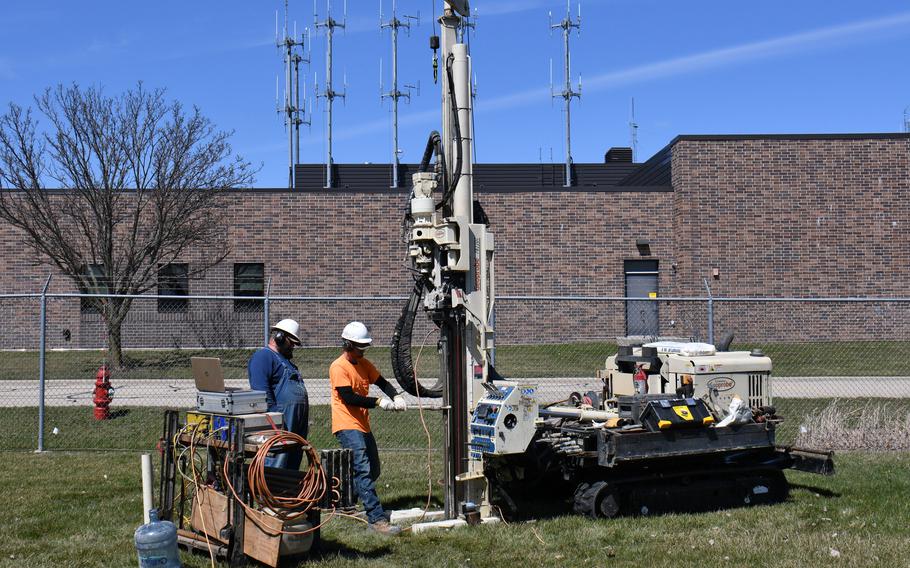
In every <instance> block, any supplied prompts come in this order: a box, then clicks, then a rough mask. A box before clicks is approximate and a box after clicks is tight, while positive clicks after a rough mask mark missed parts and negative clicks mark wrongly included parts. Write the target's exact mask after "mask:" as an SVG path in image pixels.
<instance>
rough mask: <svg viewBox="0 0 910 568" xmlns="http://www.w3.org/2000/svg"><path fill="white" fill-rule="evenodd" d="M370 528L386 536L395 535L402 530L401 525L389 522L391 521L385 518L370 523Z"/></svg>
mask: <svg viewBox="0 0 910 568" xmlns="http://www.w3.org/2000/svg"><path fill="white" fill-rule="evenodd" d="M370 528H371V529H373V530H374V531H376V532H378V533H379V534H382V535H385V536H395V535H397V534H398V533H400V532H401V527H399V526H396V525H392V524H389V521H387V520H385V519H380V520H378V521H376V522H375V523H370Z"/></svg>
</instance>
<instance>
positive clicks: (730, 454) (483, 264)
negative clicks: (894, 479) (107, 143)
mask: <svg viewBox="0 0 910 568" xmlns="http://www.w3.org/2000/svg"><path fill="white" fill-rule="evenodd" d="M468 16H469V9H468V3H467V1H455V0H446V2H445V8H444V11H443V14H442V16H441V17H440V18H439V26H440V29H441V38H440V37H436V36H433V37H432V38H431V41H430V45H431V47H432V48H433V50H434V74H436V73H437V71H439V75H441V86H442V101H441V103H442V117H443V120H442V134H440V133H439V132H436V131H434V132H432V133H431V134H430V136H429V140H428V141H427V145H426V149H425V151H424V153H423V158H422V160H421V163H420V167H419V169H418V172H417V173H415V174H414V175H413V189H412V192H411V194H410V201H409V206H408V211H407V214H406V216H405V220H406V224H407V227H408V231H407V238H408V252H409V256H410V259H411V264H412V271H413V274H414V287H413V289H412V292H411V295H410V298H409V300H408V302H407V303H406V305H405V306H404V308H403V310H402V313H401V316H400V318H399V320H398V323H397V325H396V328H395V333H394V336H393V341H392V346H391V347H392V349H391V353H392V368H393V371H394V373H395V378H396V380H397V381H398V383H399V384H400V385H401V387H402V388H403V389H404V390H405V391H407V392H408V393H410V394H412V395H415V396H419V397H423V398H442V399H443V405H442V409H443V411H444V427H445V437H444V443H445V447H444V455H445V456H446V463H445V472H444V488H445V489H444V501H445V517H446V518H447V519H454V518H456V517H457V516H459V514H465V516H467V512H468V511H472V512H473V511H475V508H477V509H479V510H480V513H481V515H489V514H490V513H491V512H492V506H493V505H496V506H498V507H499V509H500V510H501V511H503V510H504V511H508V512H511V513H512V514H515V515H523V514H526V513H528V512H530V511H531V510H532V509H533V508H534V507H533V503H534V502H536V501H539V500H540V497H541V495H542V494H548V495H550V496H554V495H559V494H560V491H558V489H559V488H562V489H564V490H565V491H564V494H565V495H566V496H567V501H568V502H572V501H574V509H575V510H576V511H577V512H580V513H584V514H588V515H590V516H593V517H598V516H614V515H616V514H620V513H622V512H624V511H625V510H627V509H628V507H627V506H629V505H631V506H632V512H637V513H646V512H648V511H652V510H654V511H656V510H659V509H660V506H661V505H666V504H669V503H670V502H672V501H673V500H672V499H671V497H677V496H681V497H683V499H684V500H685V499H688V500H689V501H697V502H698V503H700V504H702V505H703V506H708V507H712V508H718V507H724V506H730V505H735V504H737V503H739V504H754V503H762V502H774V501H779V500H781V499H783V498H785V497H786V494H787V482H786V479H785V478H784V477H783V474H782V473H781V470H782V469H784V468H787V467H795V468H798V469H803V470H807V471H813V472H817V473H830V472H832V471H833V464H832V463H831V456H830V455H829V454H819V453H812V452H795V451H793V450H792V449H789V448H778V447H777V446H776V445H775V441H774V432H775V424H776V422H777V421H778V417H777V416H776V415H775V414H774V410H773V409H771V408H769V404H770V395H769V392H768V387H767V385H768V381H769V380H770V369H771V363H770V359H767V358H766V357H757V356H756V357H752V356H751V355H750V354H749V353H746V354H743V353H738V354H727V353H715V352H713V351H712V352H710V353H707V352H699V353H696V354H692V353H688V352H686V353H683V352H682V351H678V352H674V351H673V349H670V348H668V347H667V346H666V345H664V346H663V349H658V347H655V346H646V345H641V344H639V345H637V346H626V347H624V348H623V349H622V350H621V352H620V353H619V354H618V355H617V356H615V357H613V358H611V359H610V360H608V361H607V365H606V366H607V370H606V371H604V372H603V377H602V378H603V383H604V388H603V390H602V391H601V392H600V393H589V395H590V396H584V397H582V396H581V395H577V396H575V397H569V398H572V399H574V404H570V405H550V406H543V407H542V406H540V404H539V403H538V401H537V386H536V385H534V384H527V383H524V382H520V381H506V380H504V379H503V378H502V376H500V375H499V373H497V371H496V369H495V368H494V365H493V358H492V353H493V348H494V341H495V338H494V330H493V324H492V322H493V321H494V315H493V310H494V306H495V289H494V285H495V271H494V252H495V247H494V240H493V235H492V234H491V233H490V232H489V231H488V230H487V225H486V222H485V216H484V215H483V214H482V213H480V212H482V209H481V208H479V206H475V202H474V196H473V175H472V171H473V163H472V155H473V132H472V125H473V120H472V112H473V100H472V91H471V85H470V77H471V58H470V54H469V50H468V46H467V44H466V43H465V42H464V35H465V33H466V27H467V24H466V22H465V18H467V17H468ZM437 51H438V52H439V53H437ZM440 67H441V69H440ZM434 194H440V197H439V199H438V200H437V199H436V198H434ZM475 211H476V212H478V214H475ZM421 310H423V311H424V312H425V313H426V314H427V315H428V316H429V318H430V320H431V321H432V322H433V323H434V324H435V326H436V327H437V328H438V330H439V341H438V344H437V348H438V352H439V356H440V377H439V380H438V382H437V383H436V384H435V385H432V386H427V385H423V384H420V383H419V382H418V381H417V377H416V375H415V372H414V366H413V361H412V354H411V345H412V343H413V337H412V332H413V329H414V323H415V320H416V318H417V315H418V313H419V312H420V311H421ZM711 348H712V349H713V346H711ZM696 355H698V357H696ZM696 362H697V364H696ZM693 365H694V367H692V368H691V369H690V368H689V367H690V366H693ZM737 365H738V366H737ZM734 367H735V368H737V369H739V370H740V371H741V372H742V373H744V376H746V377H751V378H747V379H745V380H743V381H740V382H739V383H738V384H739V388H746V387H748V388H746V390H745V391H744V393H743V396H742V398H741V399H740V400H741V401H742V400H745V402H744V403H741V406H742V407H744V408H745V411H742V410H740V411H739V414H738V415H737V416H735V417H734V418H736V422H735V423H731V424H726V423H725V421H724V420H725V419H726V422H732V420H731V419H729V418H727V415H728V414H730V415H732V413H731V412H728V411H727V410H726V409H725V408H724V404H726V403H727V402H732V400H733V397H732V396H731V395H732V394H733V393H734V391H733V390H731V389H732V388H733V386H731V385H735V384H737V381H738V380H739V379H738V377H737V376H733V375H730V374H729V372H730V370H732V369H733V368H734ZM709 368H710V369H711V372H708V371H707V369H709ZM715 369H722V370H719V371H718V373H720V374H717V373H714V370H715ZM753 371H754V372H753ZM724 373H726V374H724ZM693 377H695V378H693ZM756 377H757V378H756ZM702 379H704V381H706V382H704V383H703V382H702ZM651 384H653V388H650V389H649V388H648V386H647V385H651ZM705 385H708V386H705ZM636 387H638V388H639V391H638V392H636ZM703 387H704V388H703ZM696 389H701V390H704V391H705V392H700V391H699V392H696ZM754 389H759V390H760V389H764V390H761V392H759V393H758V394H756V392H757V391H754ZM727 391H730V392H727ZM724 393H725V394H724ZM573 394H574V393H573ZM709 404H710V405H709ZM540 488H543V490H540ZM710 495H715V496H717V498H706V496H710ZM718 495H719V496H718ZM642 503H647V504H642ZM529 505H530V506H529ZM683 506H685V504H684V505H683Z"/></svg>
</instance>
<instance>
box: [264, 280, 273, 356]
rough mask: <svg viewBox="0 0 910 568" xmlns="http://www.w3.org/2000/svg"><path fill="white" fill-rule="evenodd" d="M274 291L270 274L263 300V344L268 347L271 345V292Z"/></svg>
mask: <svg viewBox="0 0 910 568" xmlns="http://www.w3.org/2000/svg"><path fill="white" fill-rule="evenodd" d="M271 291H272V277H271V276H269V279H268V280H267V281H266V284H265V300H264V301H263V302H262V327H263V334H264V335H263V340H262V344H263V345H265V346H266V347H268V345H269V294H270V293H271Z"/></svg>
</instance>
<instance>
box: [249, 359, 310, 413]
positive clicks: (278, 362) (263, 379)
mask: <svg viewBox="0 0 910 568" xmlns="http://www.w3.org/2000/svg"><path fill="white" fill-rule="evenodd" d="M285 373H287V374H288V376H293V375H296V377H295V379H299V377H300V372H299V371H298V369H297V366H296V365H294V364H293V363H291V362H290V361H289V360H288V359H286V358H285V357H284V355H281V354H280V353H276V352H275V351H272V350H271V349H269V348H268V347H264V348H262V349H259V350H258V351H256V352H255V353H253V356H252V357H250V362H249V363H248V364H247V374H248V376H249V379H250V388H251V389H253V390H258V391H264V392H265V400H266V403H267V404H268V410H269V412H275V410H276V409H277V404H276V400H275V389H276V388H277V387H278V383H279V382H280V381H281V380H282V378H284V377H285Z"/></svg>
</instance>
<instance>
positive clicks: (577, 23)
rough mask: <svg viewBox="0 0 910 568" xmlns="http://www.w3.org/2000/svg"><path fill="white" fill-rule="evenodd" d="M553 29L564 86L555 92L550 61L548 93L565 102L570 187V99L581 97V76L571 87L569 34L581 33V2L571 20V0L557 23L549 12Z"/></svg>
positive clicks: (567, 0) (567, 185)
mask: <svg viewBox="0 0 910 568" xmlns="http://www.w3.org/2000/svg"><path fill="white" fill-rule="evenodd" d="M554 29H561V30H562V37H563V42H564V45H565V79H566V81H565V86H564V87H563V89H562V91H561V92H559V93H557V92H555V91H554V89H553V62H552V61H550V95H551V96H552V97H553V98H561V99H562V100H563V101H564V103H565V114H566V181H565V187H572V163H573V162H572V117H571V109H572V99H573V98H579V99H580V98H581V76H580V75H579V77H578V90H577V91H575V90H573V89H572V58H571V55H570V54H569V36H570V35H572V30H573V29H575V30H578V31H577V33H579V34H580V33H581V4H579V5H578V18H577V19H576V20H574V21H573V20H572V0H566V17H565V19H564V20H563V21H561V22H559V23H558V24H554V23H553V13H552V12H551V13H550V32H551V33H552V31H553V30H554Z"/></svg>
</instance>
